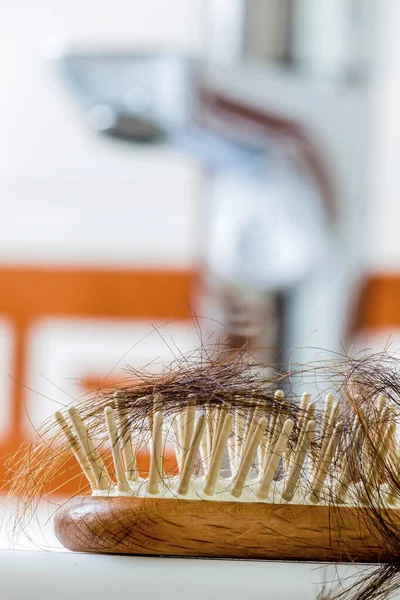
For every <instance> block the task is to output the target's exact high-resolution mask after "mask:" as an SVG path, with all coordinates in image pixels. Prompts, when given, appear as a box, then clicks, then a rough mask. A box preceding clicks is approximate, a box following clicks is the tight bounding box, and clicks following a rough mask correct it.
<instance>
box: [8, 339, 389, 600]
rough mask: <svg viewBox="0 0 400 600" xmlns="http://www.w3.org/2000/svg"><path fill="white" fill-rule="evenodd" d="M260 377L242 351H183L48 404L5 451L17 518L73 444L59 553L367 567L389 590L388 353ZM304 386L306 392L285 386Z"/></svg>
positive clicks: (57, 521) (65, 467)
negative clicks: (76, 479)
mask: <svg viewBox="0 0 400 600" xmlns="http://www.w3.org/2000/svg"><path fill="white" fill-rule="evenodd" d="M265 373H266V370H265V367H264V366H263V365H261V366H260V365H256V364H255V363H254V361H253V360H252V359H251V357H250V356H249V355H248V354H246V353H245V352H244V351H240V352H237V353H229V354H226V355H225V354H218V355H217V356H216V357H215V356H210V355H207V358H206V359H204V357H203V356H202V357H200V359H199V358H198V357H197V358H196V359H194V357H189V358H185V359H182V360H181V361H180V362H179V363H178V364H175V365H172V366H169V367H168V368H166V369H165V370H164V372H163V373H162V374H161V375H159V376H155V375H148V374H146V373H143V372H138V373H135V378H136V380H135V382H133V383H132V382H130V383H129V384H126V385H121V386H119V389H118V390H105V391H103V392H99V393H97V394H96V396H95V397H90V398H86V399H84V400H83V401H81V402H79V403H78V404H77V405H75V406H72V407H69V408H68V409H65V410H63V411H58V412H57V413H56V414H55V418H54V419H51V420H50V421H48V422H47V423H46V424H45V425H44V426H43V428H42V429H41V430H40V432H39V438H38V439H39V440H40V441H37V440H36V441H35V442H33V443H32V444H31V445H30V446H29V447H28V448H24V449H23V451H22V454H20V455H19V457H18V460H17V465H16V467H15V468H16V473H15V474H14V477H13V482H12V489H11V494H12V495H14V496H15V495H19V496H23V498H22V499H21V504H20V507H19V513H18V516H19V519H21V518H26V517H27V514H28V512H29V509H30V508H31V507H32V506H34V502H35V499H36V498H37V497H38V496H43V495H44V494H45V492H46V489H47V488H48V486H49V485H50V486H51V484H52V482H53V483H54V482H55V481H57V478H59V477H60V474H61V473H68V472H69V471H70V470H71V469H72V471H71V472H73V467H72V466H71V464H70V461H69V458H68V456H69V454H70V453H71V452H72V453H73V455H74V456H75V459H76V461H77V462H78V463H79V465H80V469H81V472H82V474H83V475H84V478H85V480H86V490H87V492H86V493H85V494H81V493H80V492H78V494H77V495H74V496H73V497H72V498H70V499H69V500H68V501H66V502H65V503H63V504H62V506H61V507H60V508H59V509H58V510H57V512H56V513H55V517H54V528H55V533H56V535H57V537H58V539H59V540H60V541H61V543H62V544H63V545H64V546H65V547H67V548H68V549H70V550H74V551H83V552H107V553H117V554H141V555H142V554H148V555H169V556H171V555H173V556H199V557H231V558H252V559H256V558H257V559H279V560H281V559H295V560H318V561H363V562H380V563H382V565H383V566H382V567H381V571H380V574H379V575H376V576H375V579H374V590H376V589H378V588H377V586H378V587H379V586H380V588H379V589H384V588H385V586H386V588H385V589H388V586H390V585H392V584H393V581H394V577H395V574H396V573H398V572H399V571H400V560H399V559H398V557H399V549H400V535H399V525H400V512H399V508H400V479H399V476H400V472H399V468H400V455H399V452H400V448H399V441H398V417H399V410H400V406H399V392H400V389H399V384H398V383H397V381H398V377H399V364H398V362H397V360H396V359H395V358H394V357H391V356H388V355H386V354H380V355H363V356H361V357H360V356H359V357H357V358H349V357H335V359H332V358H331V359H330V360H329V361H325V362H323V363H322V362H321V363H320V364H312V365H306V366H304V365H302V366H301V367H299V368H297V369H292V371H291V372H290V373H283V372H275V373H276V374H275V375H272V376H266V375H265ZM306 381H310V382H312V385H313V388H314V395H313V397H312V396H311V394H310V393H307V392H305V393H302V394H299V393H297V392H296V391H295V389H296V386H297V387H298V386H299V385H304V383H305V382H306ZM327 390H328V391H327ZM167 457H168V459H167ZM171 457H172V458H171ZM146 462H148V464H145V463H146ZM84 489H85V488H84ZM396 561H397V562H396ZM396 568H397V569H398V571H396ZM382 569H383V571H382ZM378 578H380V579H379V582H378V583H377V580H378ZM360 586H361V587H360ZM365 586H367V587H365ZM368 586H370V587H371V578H370V576H369V579H368V582H367V583H365V585H364V588H365V589H364V588H363V587H362V584H359V585H358V587H357V589H355V588H354V589H353V597H354V598H356V597H357V598H358V597H359V598H368V597H375V596H368V595H364V596H362V595H359V596H357V594H361V593H364V592H365V590H367V591H368V590H369V589H370V587H368ZM363 590H364V592H363Z"/></svg>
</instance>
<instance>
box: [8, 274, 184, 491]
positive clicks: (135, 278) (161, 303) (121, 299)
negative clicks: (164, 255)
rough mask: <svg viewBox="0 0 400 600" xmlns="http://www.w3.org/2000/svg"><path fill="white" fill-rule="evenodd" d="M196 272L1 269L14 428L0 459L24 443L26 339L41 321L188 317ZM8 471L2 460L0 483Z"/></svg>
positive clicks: (12, 427)
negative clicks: (10, 333) (10, 335)
mask: <svg viewBox="0 0 400 600" xmlns="http://www.w3.org/2000/svg"><path fill="white" fill-rule="evenodd" d="M194 277H195V272H194V271H190V270H185V271H177V270H173V271H167V270H111V269H85V268H81V269H67V268H65V269H62V268H57V269H56V268H48V269H46V268H45V269H39V268H38V269H34V268H32V269H30V268H2V269H1V270H0V315H2V316H5V317H7V319H9V320H10V322H11V324H12V326H13V328H14V335H15V344H14V356H13V369H12V373H11V376H12V378H13V380H14V381H13V394H12V404H11V425H10V427H9V429H8V432H7V435H6V437H5V439H4V440H2V441H0V456H3V457H4V456H5V455H6V454H9V453H12V452H14V451H15V450H16V449H17V448H18V446H19V445H20V443H21V442H22V441H24V436H25V435H26V434H25V433H24V420H23V414H24V406H23V391H24V384H25V383H26V380H25V378H26V373H27V364H26V361H27V357H26V347H27V337H28V332H29V329H30V327H31V326H32V325H33V324H34V322H35V320H37V319H39V318H43V317H46V316H48V317H50V316H52V317H54V316H57V317H64V318H65V317H67V318H68V317H71V318H73V317H83V318H85V317H86V318H90V319H93V318H109V319H121V318H124V319H126V318H144V319H149V321H151V320H152V319H154V320H156V319H166V320H167V319H169V318H174V319H175V318H184V317H187V316H189V315H190V310H189V305H190V295H191V289H192V284H193V281H194ZM4 475H5V467H4V464H3V461H2V460H0V481H1V480H3V479H4Z"/></svg>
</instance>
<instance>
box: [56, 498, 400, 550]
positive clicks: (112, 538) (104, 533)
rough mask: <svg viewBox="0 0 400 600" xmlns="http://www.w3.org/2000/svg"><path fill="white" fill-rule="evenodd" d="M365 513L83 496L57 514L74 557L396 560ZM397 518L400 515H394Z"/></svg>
mask: <svg viewBox="0 0 400 600" xmlns="http://www.w3.org/2000/svg"><path fill="white" fill-rule="evenodd" d="M367 510H368V509H365V508H349V507H328V506H298V505H291V504H263V503H241V502H218V501H207V500H178V499H177V500H174V499H162V498H161V499H158V498H134V497H91V496H81V497H77V498H73V499H71V500H69V501H68V502H67V503H66V504H64V505H63V507H62V508H60V509H59V510H58V511H57V513H56V515H55V533H56V536H57V538H58V539H59V541H60V542H61V543H62V544H63V545H64V546H65V547H66V548H68V549H69V550H74V551H77V552H101V553H112V554H141V555H144V554H147V555H169V556H171V555H173V556H186V557H188V556H193V557H195V556H204V557H219V558H223V557H226V558H251V559H273V560H281V559H290V560H311V561H367V562H380V561H388V560H389V561H390V559H391V556H393V553H392V552H391V551H390V549H388V548H385V547H384V545H383V542H382V536H381V535H380V534H379V533H378V532H377V531H376V530H375V531H374V530H372V529H371V527H370V526H368V525H367V523H368V521H366V520H365V519H366V517H367ZM390 514H391V515H392V518H398V519H399V523H400V513H399V511H398V510H396V509H392V510H391V511H390Z"/></svg>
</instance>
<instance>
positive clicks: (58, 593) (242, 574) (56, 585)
mask: <svg viewBox="0 0 400 600" xmlns="http://www.w3.org/2000/svg"><path fill="white" fill-rule="evenodd" d="M356 570H357V567H354V566H351V567H350V566H341V567H339V571H340V573H341V574H342V575H349V574H351V573H355V572H356ZM334 577H335V567H333V566H329V567H327V566H326V565H319V564H312V563H287V562H285V563H284V562H260V561H234V560H231V561H228V560H204V559H178V558H149V557H134V556H111V555H92V554H90V555H89V554H75V553H73V552H44V551H18V550H0V582H1V583H0V589H1V590H2V592H3V593H2V594H1V598H2V599H4V600H48V599H49V600H50V599H53V598H55V599H56V600H71V598H76V599H77V600H80V599H81V598H82V599H89V598H90V599H91V598H95V599H96V600H103V599H104V600H115V599H117V598H121V599H122V598H124V597H126V596H128V597H129V598H132V599H138V600H150V599H155V598H161V597H162V598H163V600H164V599H169V598H171V599H172V598H173V599H174V600H187V599H188V598H190V600H213V599H214V598H215V599H216V600H217V599H218V600H223V599H225V598H229V600H247V599H249V600H250V599H251V600H267V599H269V598H271V599H274V600H275V599H276V600H278V599H279V600H294V599H296V600H315V599H316V598H317V595H318V592H319V591H320V590H321V587H322V583H323V582H330V581H332V580H333V579H334ZM328 585H329V583H328ZM3 594H4V595H3Z"/></svg>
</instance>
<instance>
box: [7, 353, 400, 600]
mask: <svg viewBox="0 0 400 600" xmlns="http://www.w3.org/2000/svg"><path fill="white" fill-rule="evenodd" d="M307 386H309V389H310V388H311V391H312V392H313V399H314V400H315V405H314V404H313V405H312V410H311V409H310V406H311V405H310V403H309V400H307V402H308V403H307V402H305V399H304V395H303V397H302V395H301V393H300V392H299V389H300V388H301V390H303V389H304V388H305V389H307ZM277 389H282V390H283V391H284V393H285V395H284V398H283V397H282V396H277V394H276V390H277ZM327 393H332V394H334V396H335V398H336V400H337V401H338V404H337V405H335V406H336V409H337V412H338V414H337V416H338V418H337V421H338V423H337V424H336V427H335V436H336V438H335V452H333V454H332V456H331V461H330V464H329V465H328V471H327V474H326V475H327V476H326V478H325V480H324V481H325V487H324V494H323V496H321V497H318V498H317V499H316V501H317V502H318V501H320V502H322V503H324V504H328V505H329V506H330V507H331V508H332V510H333V511H340V507H341V506H346V505H347V506H354V505H356V506H360V507H363V508H364V509H365V510H364V509H363V510H360V522H361V521H362V523H361V524H362V526H363V527H366V528H368V530H371V531H375V532H376V533H377V539H379V544H381V545H382V556H384V557H385V559H386V557H388V558H389V560H388V561H387V562H384V563H382V564H380V565H379V566H378V567H376V568H374V569H373V570H372V571H371V569H370V568H369V570H368V571H365V572H364V573H362V574H361V576H359V577H358V578H357V580H355V581H353V582H350V583H349V582H348V581H346V585H345V588H344V589H343V585H342V584H341V583H340V582H339V583H338V585H337V586H336V587H335V588H334V589H333V590H330V591H326V590H324V591H321V593H320V594H319V596H318V597H319V599H320V600H339V599H341V600H345V599H346V600H370V599H380V598H381V599H383V598H386V597H387V595H388V594H390V593H393V592H394V591H396V590H398V589H399V588H400V527H399V526H400V520H399V516H398V512H397V511H396V510H394V508H395V507H398V506H399V503H400V471H399V469H400V466H399V465H400V453H399V448H400V446H399V440H398V435H399V431H400V429H399V417H400V361H399V360H398V359H397V358H396V357H395V356H393V355H390V354H389V352H388V351H384V352H382V353H378V354H368V353H362V354H359V355H357V356H355V357H350V356H347V355H338V354H335V355H334V354H328V355H326V356H325V358H324V359H321V360H320V361H318V362H316V363H311V364H307V365H292V366H291V368H290V370H287V369H283V368H282V367H281V366H279V365H272V366H266V365H260V364H257V362H256V361H255V359H254V357H253V356H251V355H250V354H249V353H248V352H247V351H245V350H239V351H235V352H232V351H229V352H228V351H221V349H220V348H211V349H206V348H204V347H203V348H201V350H199V351H198V352H194V353H192V354H189V355H185V356H183V357H180V358H179V359H178V360H176V361H175V362H174V363H172V364H170V365H168V366H165V367H164V369H163V371H162V372H161V374H159V375H153V374H149V373H148V372H147V371H145V370H143V371H142V370H139V371H136V370H133V369H131V370H130V372H129V378H128V379H127V380H126V381H125V382H123V383H122V384H121V385H119V386H118V407H117V408H118V410H119V414H122V415H123V416H124V418H125V423H126V424H127V427H128V428H129V430H130V431H131V432H132V435H133V437H134V439H135V441H136V452H137V456H139V457H140V455H141V454H144V453H145V452H146V449H147V447H148V444H149V439H150V437H151V426H150V427H149V423H152V419H153V416H154V414H155V411H156V410H157V406H156V403H155V401H154V398H157V399H158V400H157V402H158V403H159V402H162V413H163V418H164V426H165V427H167V428H169V429H171V430H172V425H173V422H174V420H175V419H176V418H177V417H179V415H181V414H182V410H183V409H186V408H187V407H188V406H190V405H191V404H193V399H195V402H196V408H197V409H198V410H200V411H202V410H203V411H206V412H207V411H208V412H207V414H210V413H212V411H213V410H219V409H224V410H226V411H229V412H231V413H232V414H233V415H234V418H235V420H237V421H240V420H242V421H243V422H246V420H247V422H249V415H252V416H254V414H255V411H259V412H260V414H262V415H264V416H266V417H267V421H268V425H267V429H266V434H265V435H266V438H267V439H268V438H271V436H273V434H274V430H275V429H274V428H275V427H276V423H277V421H278V420H279V419H281V421H282V420H286V419H290V420H292V421H293V422H294V426H293V429H292V430H291V432H290V436H289V439H288V446H287V451H286V458H284V459H283V460H282V461H281V470H280V473H277V474H276V477H275V479H276V480H279V477H282V474H281V471H282V468H284V467H283V466H282V465H284V462H285V460H290V455H292V456H293V454H294V453H295V452H296V448H298V445H299V444H300V441H301V437H302V435H303V433H302V432H303V431H304V424H305V423H306V421H307V419H308V418H310V417H312V419H313V421H314V422H315V424H316V436H315V438H314V439H313V441H312V443H310V447H309V456H308V459H307V460H308V463H307V464H308V471H307V468H304V469H303V470H302V472H301V476H300V479H299V481H298V489H299V490H301V493H303V494H304V498H306V497H308V498H310V497H311V496H312V495H313V494H314V495H315V493H314V492H315V490H314V488H313V487H312V484H311V482H310V472H312V470H313V469H316V468H317V467H318V464H319V465H321V458H318V455H320V456H322V455H323V452H324V450H326V448H327V445H328V442H329V439H328V437H329V436H332V433H333V431H332V430H331V431H330V432H329V431H328V430H329V426H327V415H326V406H325V408H324V403H323V397H324V396H325V394H327ZM115 403H116V397H115V388H109V389H105V390H102V391H97V392H96V393H95V394H94V395H90V396H88V397H85V398H84V399H83V400H81V401H80V402H79V404H78V405H76V406H77V408H78V409H79V413H80V415H81V417H82V419H83V421H84V422H85V423H86V424H87V426H88V429H89V431H90V434H91V436H92V437H93V439H94V440H95V441H96V446H97V448H98V450H99V453H100V454H101V456H102V457H103V458H104V461H105V464H106V466H107V468H108V469H109V470H110V471H111V470H112V458H111V452H110V448H109V442H108V437H107V430H106V426H105V421H104V410H105V409H106V407H108V406H115ZM339 408H340V410H339ZM336 409H334V408H332V407H331V415H332V414H333V413H334V411H335V410H336ZM311 413H312V414H311ZM339 413H340V414H339ZM332 418H333V417H332ZM235 422H236V421H235ZM332 423H333V424H334V422H333V421H332ZM125 433H126V432H123V434H122V435H125ZM233 435H236V436H238V435H239V433H238V432H237V430H235V433H234V434H233ZM287 457H289V459H288V458H287ZM75 467H76V465H75V464H74V463H73V462H72V461H71V454H70V445H69V444H68V442H67V441H66V440H64V437H63V436H62V435H61V432H60V428H59V424H58V423H57V421H56V420H55V419H54V418H51V419H49V420H47V421H46V422H45V423H44V424H43V425H42V427H41V428H40V429H39V430H38V431H37V432H36V436H35V439H34V441H32V442H31V443H28V444H25V445H24V446H23V447H21V448H20V450H19V452H18V453H17V454H16V456H15V457H14V458H13V460H12V461H11V463H10V465H9V471H10V486H11V487H10V497H11V498H13V499H15V500H16V503H17V505H16V512H15V522H14V527H15V530H17V529H22V530H25V529H26V528H27V527H28V526H29V522H30V519H31V518H32V515H34V514H35V510H36V508H37V503H38V501H39V500H40V499H42V498H44V497H48V495H49V493H50V491H54V489H57V488H60V486H62V485H64V483H65V480H66V479H68V480H71V479H74V480H75V483H76V492H75V493H76V494H82V493H87V492H88V491H90V487H89V485H88V483H87V482H85V479H84V477H83V476H82V473H78V472H77V471H76V468H75ZM169 469H170V472H169V473H168V471H167V470H166V475H168V474H173V473H175V472H176V465H170V467H169ZM344 473H346V484H344V483H343V474H344ZM339 488H340V489H341V492H343V493H342V495H341V494H339V493H338V489H339Z"/></svg>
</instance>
